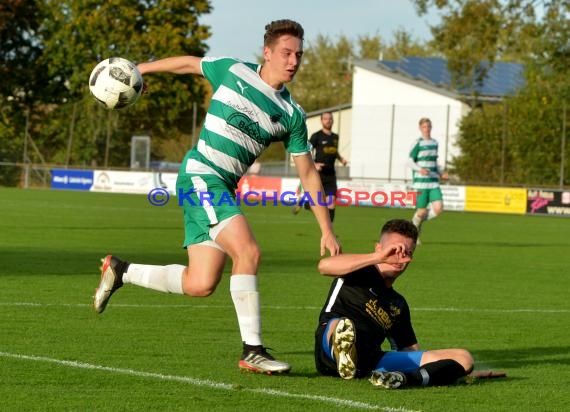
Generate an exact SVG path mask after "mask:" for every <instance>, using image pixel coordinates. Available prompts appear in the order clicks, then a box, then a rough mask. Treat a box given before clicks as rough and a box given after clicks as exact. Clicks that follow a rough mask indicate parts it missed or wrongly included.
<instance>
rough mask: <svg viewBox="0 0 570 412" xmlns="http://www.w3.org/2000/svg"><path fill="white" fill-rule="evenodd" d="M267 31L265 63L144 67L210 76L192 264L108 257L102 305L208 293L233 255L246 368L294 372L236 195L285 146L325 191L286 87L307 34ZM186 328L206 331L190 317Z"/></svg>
mask: <svg viewBox="0 0 570 412" xmlns="http://www.w3.org/2000/svg"><path fill="white" fill-rule="evenodd" d="M265 30H266V31H265V35H264V47H263V57H264V63H263V65H260V64H254V63H246V62H242V61H240V60H238V59H234V58H210V57H204V58H202V57H194V56H178V57H170V58H165V59H161V60H157V61H154V62H149V63H142V64H140V65H139V66H138V67H139V70H140V71H141V73H142V74H143V75H145V74H148V73H153V72H168V73H174V74H181V75H182V74H193V75H203V76H204V77H205V78H206V79H207V80H208V81H209V82H210V84H211V85H212V88H213V95H212V100H211V102H210V107H209V108H208V113H207V115H206V119H205V122H204V125H203V127H202V130H201V132H200V138H199V140H198V143H197V144H196V146H195V147H193V148H192V149H191V150H190V151H189V152H188V153H187V154H186V156H185V157H184V160H183V162H182V165H181V167H180V171H179V173H178V180H177V184H176V186H177V193H178V194H180V193H181V192H180V191H183V193H184V198H185V199H186V200H191V201H187V202H185V203H184V204H183V210H184V225H185V240H184V247H186V248H187V251H188V266H182V265H167V266H154V265H146V264H134V263H128V262H125V261H122V260H120V259H118V258H117V257H115V256H112V255H109V256H107V257H106V258H105V259H104V261H103V267H102V269H101V272H102V273H101V281H100V284H99V287H98V289H97V291H96V294H95V300H94V308H95V310H96V311H97V312H99V313H101V312H102V311H103V310H104V309H105V307H106V305H107V302H108V300H109V298H110V297H111V295H112V294H113V293H114V291H115V290H117V289H118V288H119V287H121V286H122V285H123V283H131V284H135V285H138V286H142V287H145V288H150V289H154V290H158V291H162V292H169V293H177V294H185V295H188V296H209V295H211V294H212V293H213V292H214V291H215V289H216V287H217V285H218V283H219V282H220V280H221V277H222V274H223V270H224V266H225V263H226V259H227V257H228V256H229V257H230V258H231V260H232V276H231V280H230V292H231V296H232V300H233V303H234V307H235V310H236V314H237V318H238V324H239V328H240V333H241V338H242V341H243V352H242V356H241V359H240V360H239V363H238V366H239V367H240V368H241V369H244V370H249V371H253V372H260V373H269V374H271V373H282V372H288V371H289V370H290V368H291V367H290V365H289V364H288V363H286V362H281V361H278V360H275V359H274V358H273V357H272V356H271V355H270V354H268V353H267V351H266V350H265V347H264V345H263V342H262V338H261V319H260V304H259V293H258V287H257V270H258V266H259V260H260V249H259V246H258V244H257V242H256V240H255V238H254V235H253V233H252V231H251V228H250V227H249V224H248V222H247V220H246V218H245V216H244V215H243V214H242V212H241V210H240V209H239V207H237V206H236V202H235V190H236V188H237V185H238V182H239V180H240V178H241V177H242V176H243V175H244V174H245V172H246V171H247V169H248V168H249V167H250V166H251V165H252V164H253V163H254V161H255V160H256V159H257V157H258V156H259V155H260V154H261V153H262V152H263V150H265V149H266V148H267V147H268V146H269V144H270V143H271V142H274V141H282V142H283V143H284V145H285V148H286V149H287V150H288V151H289V153H291V155H292V156H293V158H294V161H295V166H296V168H297V171H298V173H299V177H300V179H301V182H302V184H303V187H304V188H305V190H306V191H307V192H310V194H311V196H312V197H313V199H316V198H317V196H319V195H320V196H322V195H323V193H324V191H323V189H322V185H321V181H320V178H319V174H318V172H317V170H316V168H315V165H314V163H313V160H312V158H311V154H310V147H309V145H308V138H307V126H306V123H305V113H304V111H303V110H302V109H301V107H300V106H299V105H297V103H296V102H295V101H294V100H293V98H292V97H291V95H290V94H289V91H288V90H287V89H286V88H285V87H284V84H285V83H287V82H290V81H291V80H293V77H294V76H295V74H296V72H297V70H298V69H299V66H300V64H301V56H302V55H303V28H302V27H301V25H300V24H298V23H296V22H294V21H291V20H278V21H273V22H271V23H270V24H268V25H267V26H266V27H265ZM201 192H209V193H213V197H212V203H211V204H208V202H200V196H199V195H200V193H201ZM221 196H224V197H226V198H227V196H230V197H231V198H232V199H233V200H234V201H233V202H225V203H223V204H222V205H221V206H219V202H216V200H219V199H220V197H221ZM201 203H203V204H201ZM323 203H324V199H323ZM196 205H197V206H196ZM314 214H315V217H316V219H317V221H318V224H319V227H320V230H321V244H320V253H321V256H322V255H324V254H325V251H326V250H328V251H329V252H330V254H331V255H336V254H338V253H340V245H339V243H338V240H337V239H336V236H335V235H334V233H333V229H332V224H331V221H330V218H329V214H328V211H327V208H326V207H325V206H320V205H318V206H317V207H315V208H314ZM188 326H190V327H192V326H196V327H198V325H192V320H191V319H189V323H188Z"/></svg>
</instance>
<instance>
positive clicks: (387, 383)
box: [369, 370, 406, 389]
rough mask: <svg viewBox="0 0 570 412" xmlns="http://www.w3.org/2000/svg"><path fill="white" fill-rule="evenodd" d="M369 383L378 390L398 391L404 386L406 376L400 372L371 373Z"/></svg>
mask: <svg viewBox="0 0 570 412" xmlns="http://www.w3.org/2000/svg"><path fill="white" fill-rule="evenodd" d="M369 381H370V383H371V384H372V385H374V386H376V387H378V388H384V389H398V388H401V387H403V386H404V385H405V384H406V375H404V374H403V373H402V372H381V371H378V370H376V371H372V376H370V379H369Z"/></svg>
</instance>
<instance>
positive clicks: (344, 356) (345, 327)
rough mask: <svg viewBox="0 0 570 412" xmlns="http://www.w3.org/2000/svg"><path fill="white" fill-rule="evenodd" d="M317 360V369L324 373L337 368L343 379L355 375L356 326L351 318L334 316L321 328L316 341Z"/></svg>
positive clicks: (337, 372)
mask: <svg viewBox="0 0 570 412" xmlns="http://www.w3.org/2000/svg"><path fill="white" fill-rule="evenodd" d="M315 360H316V362H317V369H318V370H319V371H321V373H323V374H330V372H331V371H332V370H336V374H338V376H340V377H341V378H343V379H352V378H354V377H355V375H356V370H357V368H356V363H357V353H356V328H355V327H354V323H353V322H352V321H351V320H350V319H348V318H334V319H331V320H329V322H328V323H327V325H326V326H325V327H324V328H320V330H319V331H318V332H317V341H316V343H315ZM333 367H334V369H333Z"/></svg>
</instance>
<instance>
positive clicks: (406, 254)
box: [376, 243, 413, 264]
mask: <svg viewBox="0 0 570 412" xmlns="http://www.w3.org/2000/svg"><path fill="white" fill-rule="evenodd" d="M376 253H377V254H378V263H388V264H396V263H408V262H410V261H411V260H412V255H413V251H409V250H407V249H406V245H404V244H403V243H395V244H392V245H389V246H387V247H385V248H384V249H381V248H380V247H378V248H377V249H376Z"/></svg>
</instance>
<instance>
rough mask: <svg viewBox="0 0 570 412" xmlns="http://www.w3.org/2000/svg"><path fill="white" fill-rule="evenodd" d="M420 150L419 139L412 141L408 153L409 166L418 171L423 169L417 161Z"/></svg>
mask: <svg viewBox="0 0 570 412" xmlns="http://www.w3.org/2000/svg"><path fill="white" fill-rule="evenodd" d="M419 151H420V145H419V140H416V141H415V142H414V143H412V147H411V148H410V154H409V155H408V167H409V168H410V169H412V170H415V171H416V172H417V171H419V170H421V167H420V166H419V165H418V164H417V163H416V161H417V159H418V153H419Z"/></svg>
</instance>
